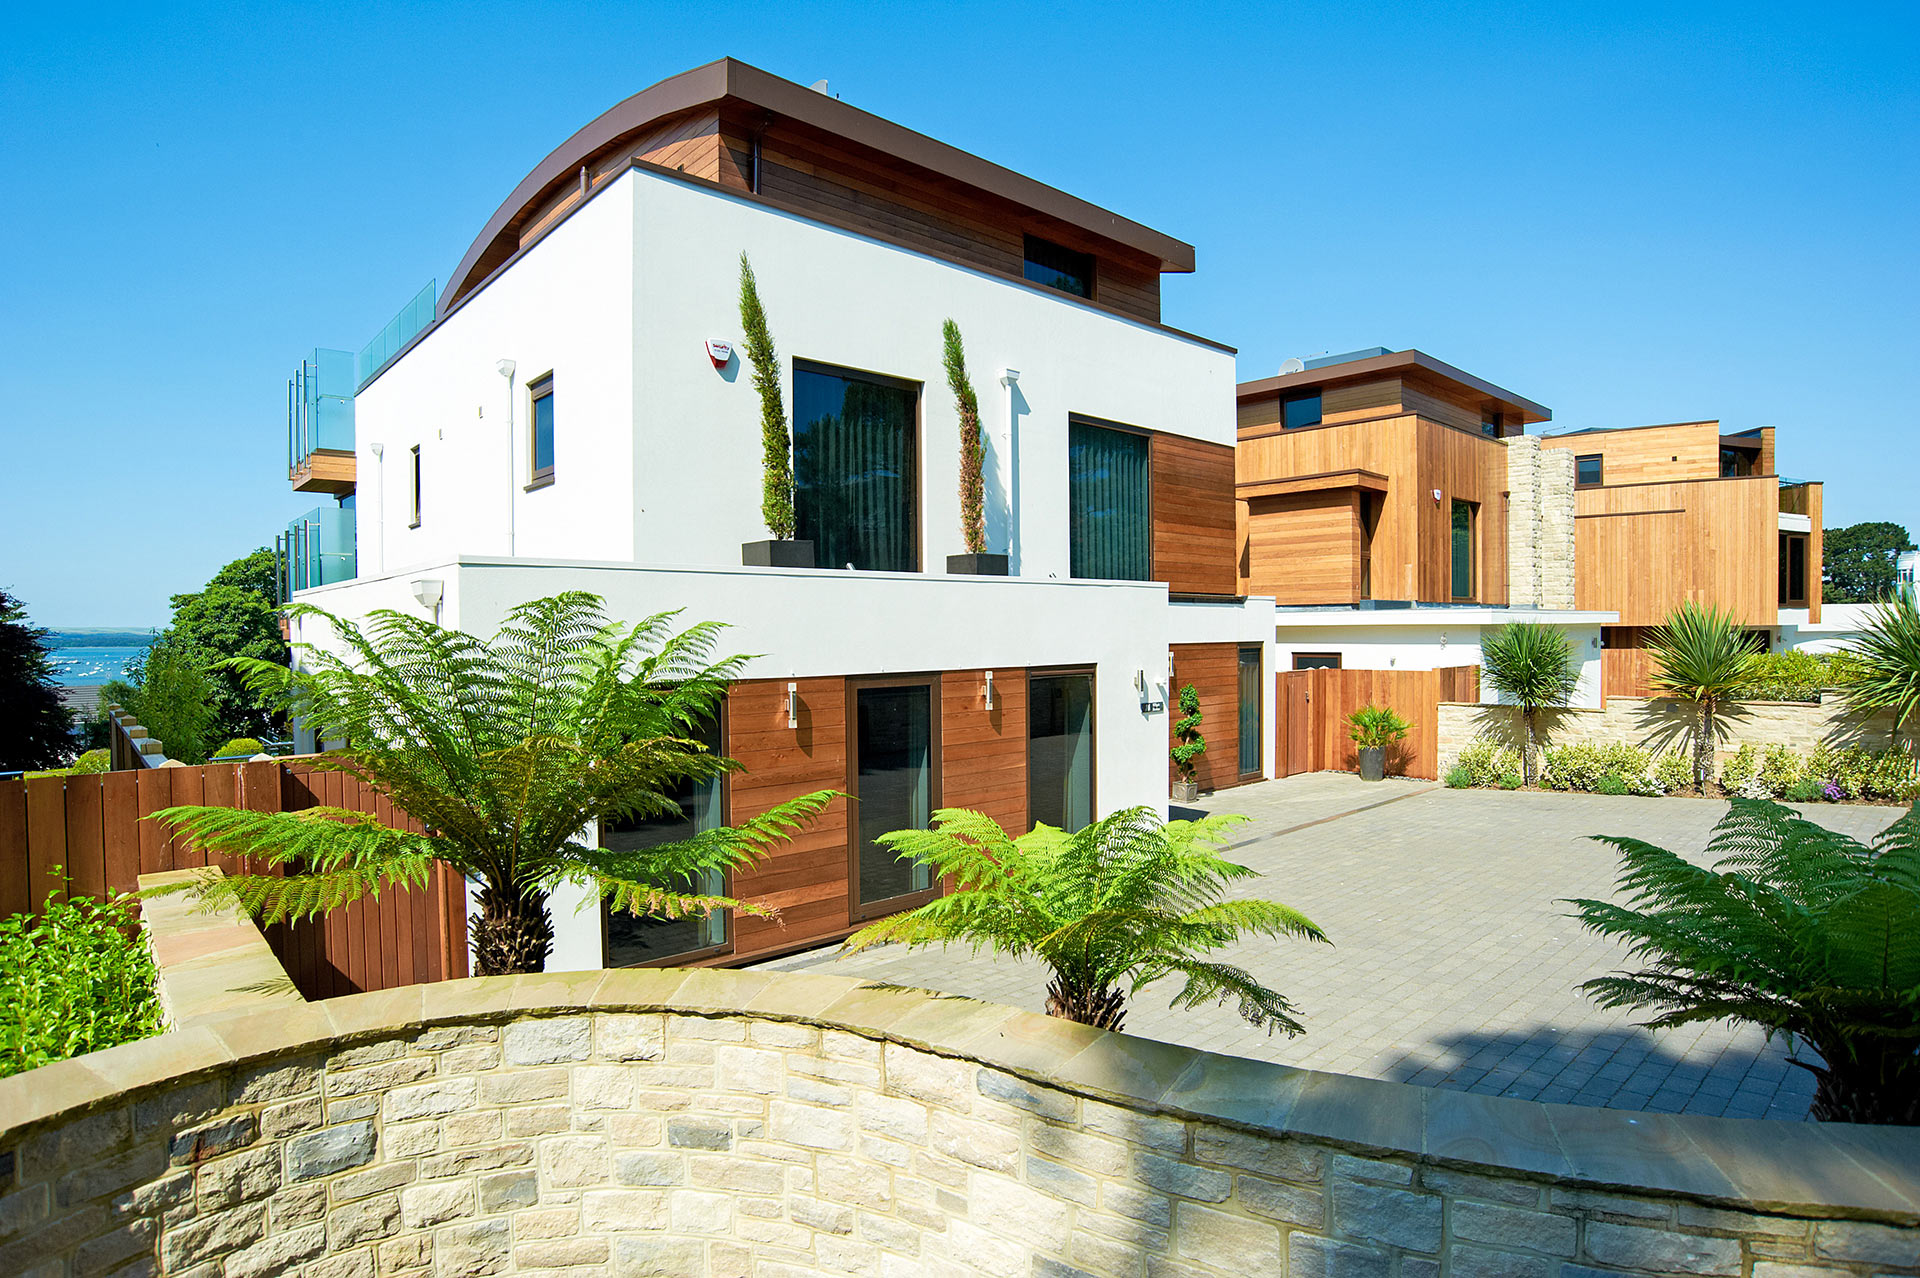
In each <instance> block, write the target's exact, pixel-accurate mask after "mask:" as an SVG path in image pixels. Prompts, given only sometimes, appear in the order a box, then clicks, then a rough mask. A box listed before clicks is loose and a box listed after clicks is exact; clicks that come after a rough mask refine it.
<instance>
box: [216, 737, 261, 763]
mask: <svg viewBox="0 0 1920 1278" xmlns="http://www.w3.org/2000/svg"><path fill="white" fill-rule="evenodd" d="M266 752H267V748H266V747H265V746H263V745H261V744H260V743H259V742H258V741H256V740H254V739H253V738H252V737H235V738H234V739H233V740H231V741H229V742H227V743H226V744H225V745H223V746H221V747H220V748H219V749H218V750H215V751H214V752H213V757H214V758H216V759H234V758H239V759H251V758H252V757H253V756H254V755H256V754H265V753H266Z"/></svg>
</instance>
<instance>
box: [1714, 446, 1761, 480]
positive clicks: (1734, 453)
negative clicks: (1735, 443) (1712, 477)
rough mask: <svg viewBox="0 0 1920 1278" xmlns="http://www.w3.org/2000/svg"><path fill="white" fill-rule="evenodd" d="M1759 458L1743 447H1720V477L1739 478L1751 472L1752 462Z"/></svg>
mask: <svg viewBox="0 0 1920 1278" xmlns="http://www.w3.org/2000/svg"><path fill="white" fill-rule="evenodd" d="M1758 460H1759V459H1758V458H1757V457H1756V456H1755V455H1754V454H1753V453H1750V452H1748V451H1747V450H1746V449H1744V448H1722V449H1721V450H1720V478H1722V479H1739V478H1741V477H1742V476H1745V475H1751V474H1752V473H1753V468H1754V464H1755V463H1756V462H1757V461H1758Z"/></svg>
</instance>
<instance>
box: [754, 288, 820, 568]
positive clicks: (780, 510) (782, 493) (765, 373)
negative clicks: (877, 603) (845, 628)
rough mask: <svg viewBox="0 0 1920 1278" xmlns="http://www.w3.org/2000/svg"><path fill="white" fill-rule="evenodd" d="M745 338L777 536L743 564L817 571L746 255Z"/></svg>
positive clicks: (764, 509)
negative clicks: (802, 534) (799, 511)
mask: <svg viewBox="0 0 1920 1278" xmlns="http://www.w3.org/2000/svg"><path fill="white" fill-rule="evenodd" d="M740 336H741V340H740V349H741V350H742V352H743V353H745V355H746V357H747V362H748V363H749V364H751V365H753V388H754V390H755V391H757V392H759V395H760V443H761V467H762V478H761V489H760V517H761V518H762V519H763V520H765V521H766V525H767V531H768V532H769V533H770V534H772V540H770V541H749V542H745V543H743V544H742V545H741V547H740V562H741V563H743V564H749V565H752V566H756V567H763V568H764V567H772V568H811V567H813V543H812V542H811V541H796V540H794V536H793V534H794V517H793V441H792V438H791V437H790V436H789V435H788V434H787V411H786V407H785V405H784V403H783V401H782V398H781V394H780V355H779V352H777V351H776V350H775V349H774V345H773V334H772V333H771V332H770V331H768V329H767V312H766V308H765V307H763V306H761V305H760V289H759V286H758V284H757V283H756V282H755V280H754V278H753V263H751V262H749V261H748V260H747V255H746V254H745V253H742V254H741V255H740Z"/></svg>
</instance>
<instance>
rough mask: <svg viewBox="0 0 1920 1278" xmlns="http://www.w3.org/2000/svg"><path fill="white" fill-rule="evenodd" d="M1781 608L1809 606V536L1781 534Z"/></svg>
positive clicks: (1803, 534)
mask: <svg viewBox="0 0 1920 1278" xmlns="http://www.w3.org/2000/svg"><path fill="white" fill-rule="evenodd" d="M1780 606H1781V607H1782V608H1804V607H1806V606H1807V534H1805V533H1781V534H1780Z"/></svg>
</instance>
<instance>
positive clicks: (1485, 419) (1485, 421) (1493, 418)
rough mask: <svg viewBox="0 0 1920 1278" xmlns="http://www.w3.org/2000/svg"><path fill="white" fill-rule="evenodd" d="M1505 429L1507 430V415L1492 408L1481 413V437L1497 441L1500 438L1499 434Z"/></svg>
mask: <svg viewBox="0 0 1920 1278" xmlns="http://www.w3.org/2000/svg"><path fill="white" fill-rule="evenodd" d="M1506 428H1507V415H1506V414H1505V413H1503V412H1501V411H1499V410H1498V409H1493V408H1490V409H1486V410H1484V411H1483V412H1481V414H1480V433H1481V434H1482V435H1486V436H1489V437H1491V438H1493V439H1498V438H1500V435H1501V433H1502V432H1503V431H1505V430H1506Z"/></svg>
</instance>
